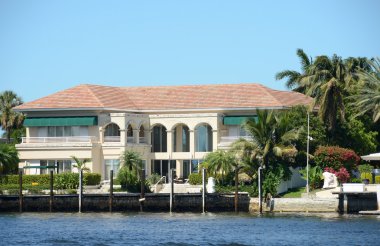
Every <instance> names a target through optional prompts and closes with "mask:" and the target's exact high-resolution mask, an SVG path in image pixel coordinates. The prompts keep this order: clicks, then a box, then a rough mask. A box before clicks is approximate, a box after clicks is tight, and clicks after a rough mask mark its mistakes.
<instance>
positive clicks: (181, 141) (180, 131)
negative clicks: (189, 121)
mask: <svg viewBox="0 0 380 246" xmlns="http://www.w3.org/2000/svg"><path fill="white" fill-rule="evenodd" d="M189 151H190V135H189V127H187V126H186V125H184V124H179V125H177V126H175V127H174V129H173V152H189Z"/></svg>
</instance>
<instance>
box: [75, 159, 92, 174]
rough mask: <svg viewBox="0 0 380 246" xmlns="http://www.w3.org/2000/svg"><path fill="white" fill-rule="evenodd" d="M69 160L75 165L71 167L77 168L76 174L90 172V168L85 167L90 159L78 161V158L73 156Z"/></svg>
mask: <svg viewBox="0 0 380 246" xmlns="http://www.w3.org/2000/svg"><path fill="white" fill-rule="evenodd" d="M71 158H72V159H73V160H74V161H75V164H74V165H73V167H75V168H77V169H78V172H80V171H85V172H89V171H90V168H88V167H86V163H87V162H89V161H90V159H87V158H85V159H83V160H80V159H79V158H77V157H75V156H71Z"/></svg>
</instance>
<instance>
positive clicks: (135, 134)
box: [133, 129, 140, 144]
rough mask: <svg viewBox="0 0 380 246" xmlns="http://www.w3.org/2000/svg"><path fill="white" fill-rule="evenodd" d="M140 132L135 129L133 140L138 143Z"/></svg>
mask: <svg viewBox="0 0 380 246" xmlns="http://www.w3.org/2000/svg"><path fill="white" fill-rule="evenodd" d="M139 132H140V130H135V129H133V142H134V143H137V144H138V143H140V139H139Z"/></svg>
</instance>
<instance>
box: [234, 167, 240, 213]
mask: <svg viewBox="0 0 380 246" xmlns="http://www.w3.org/2000/svg"><path fill="white" fill-rule="evenodd" d="M238 195H239V169H237V168H236V170H235V213H238V212H239V208H238V207H239V197H238Z"/></svg>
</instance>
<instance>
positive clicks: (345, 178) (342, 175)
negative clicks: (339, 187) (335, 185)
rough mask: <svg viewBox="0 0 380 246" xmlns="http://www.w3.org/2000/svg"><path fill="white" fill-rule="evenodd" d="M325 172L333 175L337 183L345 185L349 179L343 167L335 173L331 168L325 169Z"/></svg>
mask: <svg viewBox="0 0 380 246" xmlns="http://www.w3.org/2000/svg"><path fill="white" fill-rule="evenodd" d="M325 172H329V173H333V174H335V176H336V177H337V179H338V181H339V183H341V184H343V183H347V181H348V180H349V178H350V174H349V173H348V171H347V169H346V168H345V167H341V168H339V171H335V170H334V169H333V168H331V167H326V168H325Z"/></svg>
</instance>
